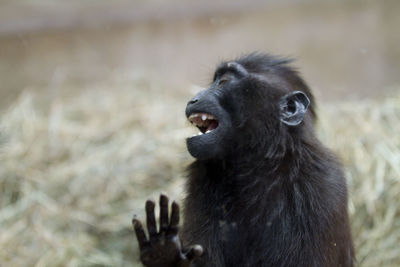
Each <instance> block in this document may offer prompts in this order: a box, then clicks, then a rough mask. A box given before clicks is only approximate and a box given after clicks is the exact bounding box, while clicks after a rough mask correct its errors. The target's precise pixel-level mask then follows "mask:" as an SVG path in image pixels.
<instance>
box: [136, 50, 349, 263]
mask: <svg viewBox="0 0 400 267" xmlns="http://www.w3.org/2000/svg"><path fill="white" fill-rule="evenodd" d="M292 61H293V60H292V59H287V58H283V57H278V56H273V55H270V54H262V53H251V54H248V55H244V56H242V57H239V58H237V59H236V60H233V61H225V62H222V63H220V65H219V66H218V67H217V69H216V71H215V73H214V76H213V79H212V82H211V85H210V86H209V88H208V89H206V90H204V91H201V92H199V93H198V94H197V95H195V97H194V98H192V99H191V100H190V101H189V102H188V103H187V106H186V110H185V113H186V117H187V118H188V120H189V121H190V122H191V123H192V124H193V125H194V126H196V127H197V128H198V129H199V130H200V133H199V134H198V135H196V136H193V137H190V138H188V139H187V140H186V144H187V149H188V151H189V153H190V154H191V155H192V156H193V157H194V158H195V161H194V162H193V163H192V164H191V165H190V166H189V167H188V169H187V182H186V191H187V194H186V197H185V200H184V206H183V217H184V223H183V226H182V229H181V231H180V232H179V233H178V224H179V205H178V204H177V203H176V202H173V203H172V208H171V214H170V215H169V214H168V213H169V202H168V197H167V196H165V195H161V197H160V229H159V231H157V225H156V219H155V215H154V207H155V203H154V202H153V201H150V200H149V201H147V202H146V214H147V227H148V232H149V238H147V237H146V233H145V230H144V229H143V226H142V224H141V222H140V221H139V220H138V219H137V218H134V219H133V221H132V223H133V226H134V229H135V232H136V236H137V239H138V242H139V248H140V255H141V261H142V263H143V264H144V265H145V266H149V267H155V266H160V267H161V266H166V267H176V266H180V267H188V266H193V267H203V266H207V267H223V266H248V267H250V266H251V267H254V266H257V267H258V266H260V267H262V266H282V267H283V266H285V267H287V266H304V267H312V266H315V267H322V266H327V267H333V266H335V267H337V266H342V267H351V266H353V265H354V262H355V256H354V248H353V241H352V236H351V230H350V223H349V215H348V211H347V202H348V193H347V185H346V180H345V176H344V172H343V167H342V166H341V164H340V162H339V160H338V158H337V157H336V156H335V155H334V154H333V152H331V151H330V150H329V149H327V148H326V147H325V146H324V145H323V144H322V143H321V142H320V141H319V140H318V138H317V136H316V133H315V130H314V126H315V123H316V120H317V116H316V111H315V109H316V108H315V101H314V96H313V95H312V92H311V90H310V88H309V86H308V85H307V84H306V82H305V81H304V80H303V79H302V78H301V76H300V74H299V72H298V71H297V69H295V68H294V67H292V66H291V63H292Z"/></svg>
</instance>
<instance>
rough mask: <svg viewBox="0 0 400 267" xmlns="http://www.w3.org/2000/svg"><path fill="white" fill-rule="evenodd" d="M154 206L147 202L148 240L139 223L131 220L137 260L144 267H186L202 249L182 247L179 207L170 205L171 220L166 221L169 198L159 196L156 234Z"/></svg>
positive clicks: (175, 204)
mask: <svg viewBox="0 0 400 267" xmlns="http://www.w3.org/2000/svg"><path fill="white" fill-rule="evenodd" d="M154 207H155V203H154V202H153V201H151V200H147V202H146V216H147V221H146V222H147V230H148V231H149V239H147V238H146V234H145V232H144V230H143V226H142V223H141V222H140V221H139V220H137V219H136V218H135V217H134V218H133V220H132V224H133V228H134V229H135V233H136V237H137V240H138V242H139V249H140V260H141V261H142V263H143V264H144V265H145V266H146V267H189V266H190V264H191V263H192V261H193V260H194V259H195V258H196V257H199V256H201V254H202V253H203V248H202V247H201V246H200V245H194V246H192V247H190V248H188V249H184V248H182V245H181V242H180V240H179V236H178V224H179V205H178V204H177V203H176V202H175V201H174V202H173V203H172V211H171V218H170V220H168V197H167V196H165V195H161V196H160V231H159V232H157V224H156V218H155V216H154Z"/></svg>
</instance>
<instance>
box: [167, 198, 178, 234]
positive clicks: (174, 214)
mask: <svg viewBox="0 0 400 267" xmlns="http://www.w3.org/2000/svg"><path fill="white" fill-rule="evenodd" d="M178 225H179V205H178V203H176V202H175V201H174V202H172V211H171V222H170V224H169V228H168V232H167V235H177V234H178Z"/></svg>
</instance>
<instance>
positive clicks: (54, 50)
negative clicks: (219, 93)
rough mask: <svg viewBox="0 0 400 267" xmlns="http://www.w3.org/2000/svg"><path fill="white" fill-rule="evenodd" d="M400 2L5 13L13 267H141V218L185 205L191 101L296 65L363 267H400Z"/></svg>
mask: <svg viewBox="0 0 400 267" xmlns="http://www.w3.org/2000/svg"><path fill="white" fill-rule="evenodd" d="M399 14H400V2H399V1H396V0H384V1H378V0H375V1H373V0H347V1H346V0H335V1H334V0H326V1H316V0H283V1H278V0H270V1H260V0H249V1H220V0H216V1H211V0H204V1H201V2H199V1H194V0H187V1H179V0H170V1H168V2H167V1H161V0H151V1H143V0H130V1H128V0H115V1H105V0H84V1H77V0H73V1H60V0H51V1H50V0H0V116H1V117H0V164H1V165H0V247H1V250H0V266H132V265H133V266H140V265H136V264H137V262H138V255H137V244H136V240H135V239H134V236H133V232H132V231H131V226H130V220H131V218H132V214H134V213H135V214H137V215H138V216H139V217H141V218H144V213H143V206H144V201H145V199H147V198H149V197H150V198H154V199H156V198H157V197H158V195H159V193H160V192H166V193H167V194H169V195H170V196H171V197H172V198H174V199H177V200H181V199H182V197H183V196H184V191H183V184H184V180H185V178H184V169H185V166H187V165H188V164H189V163H190V162H191V161H192V158H191V157H190V155H189V154H188V153H187V151H186V148H185V141H184V140H185V138H186V137H187V136H191V135H192V134H193V132H194V129H192V128H191V127H190V126H189V125H188V123H187V122H186V120H185V117H184V108H185V103H186V102H187V100H188V99H189V98H190V97H191V96H193V95H194V93H195V92H196V91H198V90H200V88H201V87H205V86H207V84H208V83H209V81H210V79H211V76H212V73H213V71H214V68H215V66H216V65H217V64H218V62H220V61H221V60H224V59H232V58H235V57H237V56H240V55H243V54H245V53H248V52H252V51H260V52H268V53H272V54H277V55H282V56H289V57H293V58H296V62H295V63H294V65H295V66H296V67H297V68H298V69H299V70H300V72H301V73H302V74H303V77H304V78H305V80H306V81H307V82H308V83H309V85H310V86H311V87H312V89H313V91H314V92H315V95H316V97H317V100H318V107H319V114H320V116H319V117H320V118H319V124H318V132H319V136H320V138H321V139H322V141H323V142H324V143H325V144H327V146H329V147H330V148H331V149H333V150H334V151H335V152H336V153H338V154H339V155H340V157H341V158H342V160H343V164H344V165H345V168H346V174H347V178H348V184H349V189H350V203H349V209H350V214H351V219H352V227H353V235H354V239H355V245H356V250H357V259H358V266H400V246H399V244H400V208H399V205H398V203H399V201H400V136H399V133H400V75H399V71H400V32H399V28H400V16H399Z"/></svg>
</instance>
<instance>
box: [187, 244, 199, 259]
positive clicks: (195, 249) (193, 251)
mask: <svg viewBox="0 0 400 267" xmlns="http://www.w3.org/2000/svg"><path fill="white" fill-rule="evenodd" d="M202 254H203V247H202V246H200V245H194V246H192V247H191V248H190V249H189V251H188V252H187V253H186V254H185V256H186V258H187V259H188V260H189V261H192V260H194V259H195V258H197V257H200V256H201V255H202Z"/></svg>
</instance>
